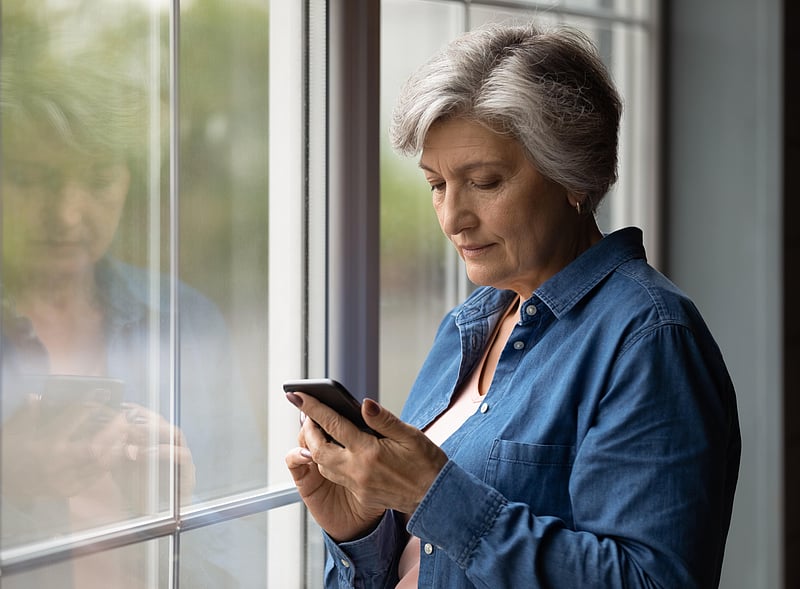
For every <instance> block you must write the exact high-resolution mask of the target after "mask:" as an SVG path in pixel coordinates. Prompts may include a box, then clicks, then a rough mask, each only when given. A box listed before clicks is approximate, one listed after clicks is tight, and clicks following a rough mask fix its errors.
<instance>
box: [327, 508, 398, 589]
mask: <svg viewBox="0 0 800 589" xmlns="http://www.w3.org/2000/svg"><path fill="white" fill-rule="evenodd" d="M403 524H404V521H403V516H402V514H400V513H397V512H395V511H391V510H387V511H386V512H385V513H384V514H383V518H382V519H381V521H380V523H379V524H378V527H377V528H375V529H374V530H373V531H372V532H370V534H369V535H367V536H364V537H363V538H359V539H358V540H352V541H350V542H341V543H336V542H335V541H334V540H333V539H332V538H331V537H330V536H328V534H326V533H324V532H323V538H324V541H325V547H326V548H327V549H328V555H329V558H330V559H331V560H332V561H333V562H332V564H333V566H334V567H335V568H336V569H337V573H338V575H339V577H340V578H344V579H346V580H347V581H348V582H349V583H350V585H351V586H352V584H353V580H354V579H355V577H356V575H358V576H359V577H361V578H374V577H380V576H383V575H386V574H388V573H390V571H391V569H392V567H395V568H396V567H397V559H398V558H399V553H400V550H401V548H402V546H403V542H405V540H406V534H405V532H404V531H403Z"/></svg>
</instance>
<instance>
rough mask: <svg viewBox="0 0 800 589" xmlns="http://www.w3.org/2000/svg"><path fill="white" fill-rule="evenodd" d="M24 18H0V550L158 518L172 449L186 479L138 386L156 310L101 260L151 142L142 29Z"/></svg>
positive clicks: (180, 440)
mask: <svg viewBox="0 0 800 589" xmlns="http://www.w3.org/2000/svg"><path fill="white" fill-rule="evenodd" d="M32 4H33V3H29V2H24V1H22V0H11V1H7V2H4V3H3V14H2V19H3V20H2V39H3V51H2V64H1V65H0V74H1V75H2V93H1V94H0V100H1V101H2V102H0V107H1V108H2V112H1V113H0V114H1V115H2V156H3V157H2V169H3V174H2V184H1V185H0V190H1V191H2V192H1V195H2V212H3V215H2V220H3V225H2V237H3V239H2V288H3V292H2V352H3V353H2V367H1V368H2V418H3V423H2V471H1V472H0V484H1V485H2V519H0V525H1V526H2V529H1V530H0V532H1V534H2V547H3V548H9V547H13V546H19V545H20V544H24V543H26V542H30V541H35V540H41V539H47V538H50V537H53V536H56V535H64V534H68V533H71V532H77V531H80V530H84V529H87V528H90V527H97V526H107V525H110V524H114V523H117V522H121V521H126V520H129V519H131V518H136V517H140V516H144V515H147V514H153V513H156V512H157V511H159V510H162V509H166V508H168V507H169V502H170V498H171V487H170V485H169V482H170V479H171V474H172V471H173V469H172V462H171V454H172V449H173V444H175V446H176V449H175V455H176V456H177V457H178V459H179V460H180V461H182V462H184V463H185V465H186V468H185V469H184V470H183V473H184V475H185V484H184V486H183V490H184V492H185V493H186V497H189V496H190V494H191V489H192V481H193V478H194V476H193V470H194V466H193V464H192V458H191V454H190V452H189V451H188V449H187V448H186V447H185V445H184V444H185V439H184V436H183V435H182V433H181V432H179V431H176V430H175V429H174V428H173V426H172V425H171V423H170V421H169V419H168V416H169V412H168V411H165V409H168V407H169V397H168V395H164V394H163V391H161V390H158V389H153V388H152V387H151V386H150V383H151V382H153V380H154V379H152V378H151V376H152V375H153V374H156V375H158V374H161V372H160V368H159V365H158V363H157V362H156V363H155V364H154V362H153V359H158V358H159V357H161V356H163V355H164V354H165V353H166V352H167V351H168V349H169V334H168V332H167V333H166V336H167V337H166V338H163V337H161V335H162V334H161V333H159V331H158V329H159V322H158V321H157V320H156V319H155V318H158V317H163V316H165V315H167V314H168V313H169V310H170V309H169V299H168V298H164V297H158V296H156V297H153V296H151V292H152V291H151V289H152V288H153V287H154V286H156V287H157V286H158V285H159V280H158V278H156V276H157V275H154V274H153V273H151V272H150V271H149V270H148V269H140V268H135V267H133V266H131V265H129V264H127V263H126V262H124V261H123V260H122V259H121V258H120V257H119V256H115V255H112V253H111V249H112V244H113V243H114V241H115V239H116V238H117V236H118V234H119V233H120V232H122V231H125V229H123V226H124V225H125V221H124V220H123V218H124V217H125V215H126V210H128V209H136V208H141V207H142V206H148V195H146V194H142V193H141V191H140V188H141V187H140V184H141V175H142V173H143V171H144V162H145V161H146V158H145V151H146V146H147V144H148V141H149V140H150V138H149V136H148V133H152V134H153V135H154V136H155V137H156V138H158V137H159V135H160V133H161V130H160V129H159V128H155V129H148V128H147V126H146V125H142V120H145V121H146V120H147V118H148V105H149V96H148V91H149V89H148V86H147V85H146V84H145V83H144V81H143V79H142V72H145V71H147V68H148V67H149V65H150V64H149V62H148V61H147V60H148V57H149V52H148V51H147V47H148V44H149V42H150V36H151V35H152V34H156V35H157V34H158V32H157V29H155V30H152V29H151V28H150V27H148V26H142V25H143V24H146V23H148V20H147V18H146V16H147V15H146V14H145V13H140V12H132V11H133V9H132V8H131V7H126V6H125V5H124V4H119V5H115V6H116V10H117V11H119V12H118V13H117V14H116V16H117V17H119V20H120V21H126V19H127V21H126V22H128V23H131V24H130V25H128V26H126V27H125V28H124V30H119V27H118V26H117V25H115V26H114V27H113V28H112V27H110V26H106V25H103V24H102V22H101V21H96V22H94V21H92V20H91V19H90V18H87V16H88V15H87V14H86V12H85V11H81V10H79V9H78V10H60V11H56V10H53V11H46V10H37V8H40V7H39V5H38V4H36V5H35V6H32ZM119 38H124V39H125V40H126V42H125V44H123V46H120V44H119V43H118V39H119ZM151 198H154V199H155V202H156V203H158V198H159V195H158V194H156V195H151ZM129 254H130V255H131V257H136V255H135V252H129ZM140 257H141V256H140ZM154 329H155V330H156V331H155V333H154ZM164 368H166V365H164ZM155 380H156V381H157V379H155Z"/></svg>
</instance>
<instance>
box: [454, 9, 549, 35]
mask: <svg viewBox="0 0 800 589" xmlns="http://www.w3.org/2000/svg"><path fill="white" fill-rule="evenodd" d="M531 20H533V21H534V22H536V23H537V24H538V25H539V26H542V27H546V26H552V25H555V24H557V23H558V22H559V16H558V13H556V12H552V11H544V10H519V9H513V8H495V7H492V6H482V5H480V4H473V5H471V6H470V9H469V23H470V28H473V29H477V28H478V27H481V26H483V25H486V24H488V23H505V24H525V23H528V22H530V21H531Z"/></svg>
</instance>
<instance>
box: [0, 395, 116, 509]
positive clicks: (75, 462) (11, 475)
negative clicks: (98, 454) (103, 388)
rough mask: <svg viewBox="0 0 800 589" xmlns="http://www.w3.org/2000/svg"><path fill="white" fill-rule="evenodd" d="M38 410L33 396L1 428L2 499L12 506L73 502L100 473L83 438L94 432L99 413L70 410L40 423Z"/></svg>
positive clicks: (39, 409) (81, 409)
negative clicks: (40, 499)
mask: <svg viewBox="0 0 800 589" xmlns="http://www.w3.org/2000/svg"><path fill="white" fill-rule="evenodd" d="M41 404H42V402H41V399H39V398H38V397H36V396H31V397H30V398H29V399H28V401H27V402H26V403H25V404H24V405H23V406H22V407H20V408H19V409H18V410H17V411H16V412H15V413H14V414H13V415H12V416H11V417H10V418H9V419H8V420H7V421H6V422H5V423H3V444H2V460H3V496H5V497H7V498H10V499H12V500H15V501H24V500H27V499H30V498H32V497H40V496H47V497H54V496H59V497H72V496H74V495H76V494H77V493H79V492H81V491H82V490H83V489H85V488H86V487H88V486H90V485H92V484H93V483H94V482H95V481H96V480H97V479H98V478H99V477H100V476H102V475H103V472H104V471H103V468H102V467H101V466H100V465H99V464H97V462H96V460H94V457H93V456H92V454H91V452H90V447H89V444H88V442H87V439H86V436H84V435H83V433H82V432H83V431H85V430H86V429H88V428H95V427H97V426H96V425H95V423H96V420H97V419H98V410H95V409H92V410H87V409H86V408H85V407H82V406H78V405H76V406H69V407H65V408H63V410H62V411H60V412H59V413H58V414H56V415H53V416H51V417H48V418H44V416H43V415H42V406H41ZM100 410H102V408H101V409H100Z"/></svg>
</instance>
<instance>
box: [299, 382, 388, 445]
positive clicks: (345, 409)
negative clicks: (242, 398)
mask: <svg viewBox="0 0 800 589" xmlns="http://www.w3.org/2000/svg"><path fill="white" fill-rule="evenodd" d="M283 390H284V391H286V392H287V393H307V394H309V395H311V396H312V397H314V398H315V399H317V400H318V401H320V402H322V403H325V405H327V406H328V407H330V408H331V409H333V410H334V411H336V412H337V413H338V414H339V415H341V416H342V417H345V418H347V419H348V420H350V421H351V422H353V423H354V424H355V425H356V427H358V429H360V430H361V431H364V432H367V433H369V434H372V435H373V436H377V437H379V438H382V437H383V436H382V435H380V434H379V433H378V432H376V431H375V430H373V429H371V428H370V427H369V426H368V425H367V424H366V423H365V422H364V418H363V417H362V416H361V403H359V402H358V401H357V400H356V398H355V397H353V395H351V394H350V392H349V391H348V390H347V389H346V388H345V387H344V385H343V384H341V383H339V382H337V381H335V380H333V379H330V378H309V379H303V380H290V381H287V382H285V383H283ZM325 435H326V436H328V438H330V436H329V435H328V434H327V432H326V434H325ZM330 439H331V440H333V439H332V438H330ZM333 441H335V440H333ZM337 443H338V442H337Z"/></svg>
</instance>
